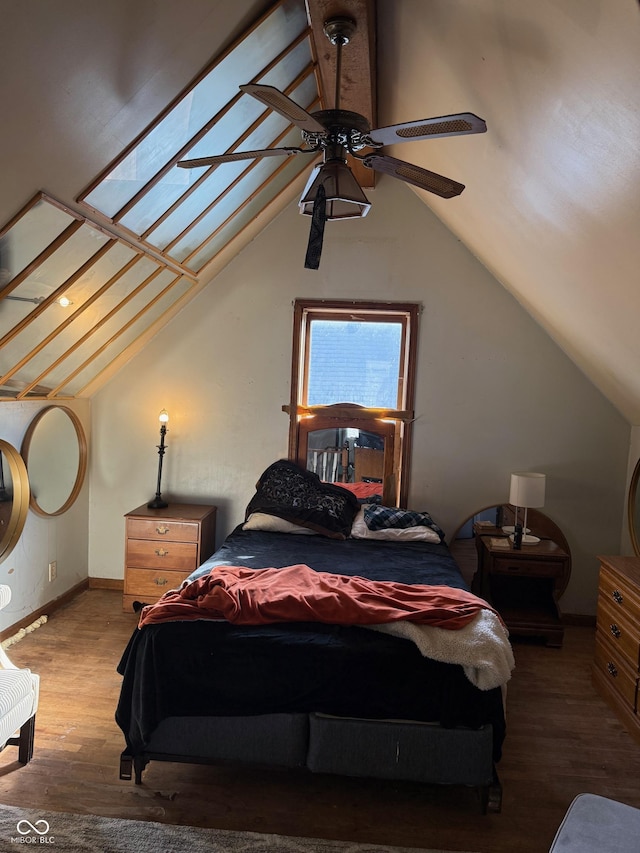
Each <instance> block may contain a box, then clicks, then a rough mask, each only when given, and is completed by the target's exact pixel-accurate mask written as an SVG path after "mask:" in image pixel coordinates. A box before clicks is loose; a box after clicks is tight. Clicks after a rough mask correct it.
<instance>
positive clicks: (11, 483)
mask: <svg viewBox="0 0 640 853" xmlns="http://www.w3.org/2000/svg"><path fill="white" fill-rule="evenodd" d="M28 509H29V478H28V476H27V469H26V466H25V464H24V461H23V459H22V457H21V456H20V454H19V453H18V451H17V450H16V449H15V447H13V446H12V445H11V444H9V443H8V442H7V441H3V440H2V439H0V561H1V560H4V559H5V557H8V556H9V554H10V553H11V551H13V549H14V547H15V544H16V542H17V541H18V539H19V538H20V534H21V533H22V530H23V528H24V523H25V521H26V518H27V510H28Z"/></svg>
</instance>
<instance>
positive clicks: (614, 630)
mask: <svg viewBox="0 0 640 853" xmlns="http://www.w3.org/2000/svg"><path fill="white" fill-rule="evenodd" d="M609 630H610V631H611V633H612V634H613V636H614V637H615V638H616V640H619V639H620V634H622V631H621V630H620V628H618V626H617V625H616V623H615V622H614V623H613V625H609Z"/></svg>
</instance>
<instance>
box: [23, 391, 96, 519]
mask: <svg viewBox="0 0 640 853" xmlns="http://www.w3.org/2000/svg"><path fill="white" fill-rule="evenodd" d="M22 456H23V457H24V461H25V464H26V466H27V471H28V472H29V484H30V486H31V503H30V506H31V509H32V510H33V511H34V512H37V513H38V515H44V516H52V515H61V514H62V513H63V512H66V511H67V510H68V509H69V507H70V506H71V505H72V504H73V502H74V501H75V499H76V498H77V497H78V494H79V492H80V489H81V488H82V483H83V482H84V476H85V473H86V470H87V442H86V439H85V435H84V430H83V428H82V424H81V423H80V420H79V419H78V416H77V415H76V414H75V412H73V411H71V409H68V408H67V407H66V406H47V407H46V408H45V409H41V410H40V411H39V412H38V414H37V415H36V416H35V418H34V419H33V420H32V421H31V423H30V424H29V428H28V429H27V432H26V434H25V437H24V440H23V442H22Z"/></svg>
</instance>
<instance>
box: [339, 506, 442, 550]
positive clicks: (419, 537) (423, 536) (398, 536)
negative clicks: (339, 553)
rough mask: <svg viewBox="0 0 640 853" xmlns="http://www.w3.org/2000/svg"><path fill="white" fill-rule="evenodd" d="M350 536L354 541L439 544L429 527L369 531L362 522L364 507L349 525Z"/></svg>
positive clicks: (388, 528)
mask: <svg viewBox="0 0 640 853" xmlns="http://www.w3.org/2000/svg"><path fill="white" fill-rule="evenodd" d="M351 536H352V537H353V538H354V539H385V540H387V541H398V540H401V541H403V542H411V541H413V542H435V543H436V544H437V545H439V544H440V537H439V536H438V534H437V533H436V531H435V530H432V529H431V528H430V527H426V526H423V525H419V526H416V527H385V528H384V529H383V530H369V528H368V527H367V522H366V521H365V520H364V507H363V508H362V509H361V510H359V511H358V514H357V515H356V517H355V518H354V520H353V524H352V525H351Z"/></svg>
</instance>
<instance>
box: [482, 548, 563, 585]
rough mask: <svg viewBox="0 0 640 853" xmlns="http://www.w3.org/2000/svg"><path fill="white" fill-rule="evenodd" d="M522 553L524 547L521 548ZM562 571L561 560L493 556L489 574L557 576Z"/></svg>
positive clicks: (538, 576)
mask: <svg viewBox="0 0 640 853" xmlns="http://www.w3.org/2000/svg"><path fill="white" fill-rule="evenodd" d="M523 553H524V549H523ZM562 571H563V563H562V561H561V560H536V559H531V558H529V559H526V560H525V559H521V558H519V557H510V556H509V555H508V554H505V555H504V556H494V558H493V562H492V564H491V574H498V575H520V577H535V578H557V577H560V575H561V574H562Z"/></svg>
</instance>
